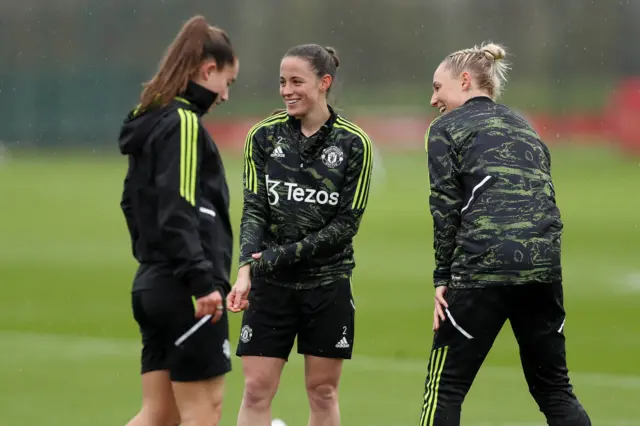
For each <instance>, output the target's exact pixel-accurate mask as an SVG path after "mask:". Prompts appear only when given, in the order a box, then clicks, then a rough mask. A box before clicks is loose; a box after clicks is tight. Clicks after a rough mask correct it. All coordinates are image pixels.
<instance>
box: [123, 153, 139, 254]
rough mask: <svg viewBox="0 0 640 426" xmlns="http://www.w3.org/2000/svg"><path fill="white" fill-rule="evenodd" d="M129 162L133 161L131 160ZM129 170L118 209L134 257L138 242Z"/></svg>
mask: <svg viewBox="0 0 640 426" xmlns="http://www.w3.org/2000/svg"><path fill="white" fill-rule="evenodd" d="M129 161H130V162H131V161H133V160H132V159H131V158H130V159H129ZM131 185H132V184H131V170H130V169H129V170H127V175H126V177H125V179H124V185H123V189H122V198H121V199H120V209H121V210H122V214H123V215H124V219H125V222H126V224H127V229H128V230H129V236H130V238H131V242H132V247H134V250H133V251H134V255H135V244H136V241H137V240H138V236H139V233H138V229H137V227H136V223H135V218H134V216H133V200H132V197H131Z"/></svg>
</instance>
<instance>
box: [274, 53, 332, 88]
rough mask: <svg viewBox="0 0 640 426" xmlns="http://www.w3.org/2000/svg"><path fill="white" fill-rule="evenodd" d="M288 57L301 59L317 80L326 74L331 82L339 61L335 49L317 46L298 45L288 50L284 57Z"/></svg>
mask: <svg viewBox="0 0 640 426" xmlns="http://www.w3.org/2000/svg"><path fill="white" fill-rule="evenodd" d="M290 56H293V57H296V58H302V59H304V60H306V61H307V62H309V65H311V68H312V69H313V70H314V71H315V73H316V75H317V76H318V78H322V77H324V76H325V75H327V74H329V75H330V76H331V79H332V81H333V80H334V79H335V78H336V71H337V70H338V67H339V66H340V59H339V58H338V52H337V51H336V49H334V48H333V47H331V46H327V47H322V46H320V45H318V44H300V45H298V46H295V47H292V48H291V49H289V50H288V51H287V53H285V55H284V57H285V58H286V57H290ZM332 84H333V83H332ZM330 89H331V88H329V90H330Z"/></svg>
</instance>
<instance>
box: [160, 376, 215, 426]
mask: <svg viewBox="0 0 640 426" xmlns="http://www.w3.org/2000/svg"><path fill="white" fill-rule="evenodd" d="M172 385H173V394H174V395H175V400H176V404H177V406H178V410H179V412H180V419H181V423H182V424H189V425H196V424H197V425H201V424H212V425H217V424H218V422H219V420H220V414H221V413H220V409H221V406H222V402H223V396H224V385H225V382H224V376H220V377H214V378H210V379H206V380H201V381H197V382H173V383H172ZM205 422H206V423H205Z"/></svg>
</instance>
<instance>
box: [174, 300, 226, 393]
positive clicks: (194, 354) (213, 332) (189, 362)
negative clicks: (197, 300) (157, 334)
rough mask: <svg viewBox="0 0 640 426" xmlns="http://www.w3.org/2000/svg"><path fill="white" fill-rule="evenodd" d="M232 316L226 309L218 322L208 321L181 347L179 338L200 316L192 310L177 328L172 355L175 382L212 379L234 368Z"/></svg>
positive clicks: (175, 329)
mask: <svg viewBox="0 0 640 426" xmlns="http://www.w3.org/2000/svg"><path fill="white" fill-rule="evenodd" d="M192 309H193V308H192ZM228 318H229V317H228V314H227V311H226V310H225V311H224V312H223V314H222V317H221V318H220V320H219V321H218V322H216V323H215V324H213V323H211V322H207V323H206V324H204V325H203V326H202V327H201V328H200V329H198V330H197V331H196V332H195V333H194V334H192V335H191V336H189V338H188V339H187V340H185V341H184V342H183V343H182V344H181V345H180V346H178V347H176V346H175V341H176V340H177V339H178V338H179V337H180V336H181V335H182V334H183V333H185V332H186V331H187V330H189V329H190V328H191V327H192V326H193V325H194V324H195V323H196V322H197V320H198V319H196V318H194V313H193V312H192V313H191V316H190V319H189V320H185V321H184V322H181V323H179V324H180V325H178V326H177V327H175V328H173V330H174V331H173V333H172V334H171V344H172V356H171V357H170V359H169V370H170V372H171V380H172V381H173V382H194V381H202V380H209V379H212V378H215V377H220V376H223V375H225V374H227V373H228V372H230V371H231V346H230V344H229V319H228Z"/></svg>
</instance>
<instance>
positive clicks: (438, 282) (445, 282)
mask: <svg viewBox="0 0 640 426" xmlns="http://www.w3.org/2000/svg"><path fill="white" fill-rule="evenodd" d="M449 284H451V274H450V273H449V272H446V273H443V272H442V271H436V272H435V273H434V274H433V286H434V287H442V286H445V287H449Z"/></svg>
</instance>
